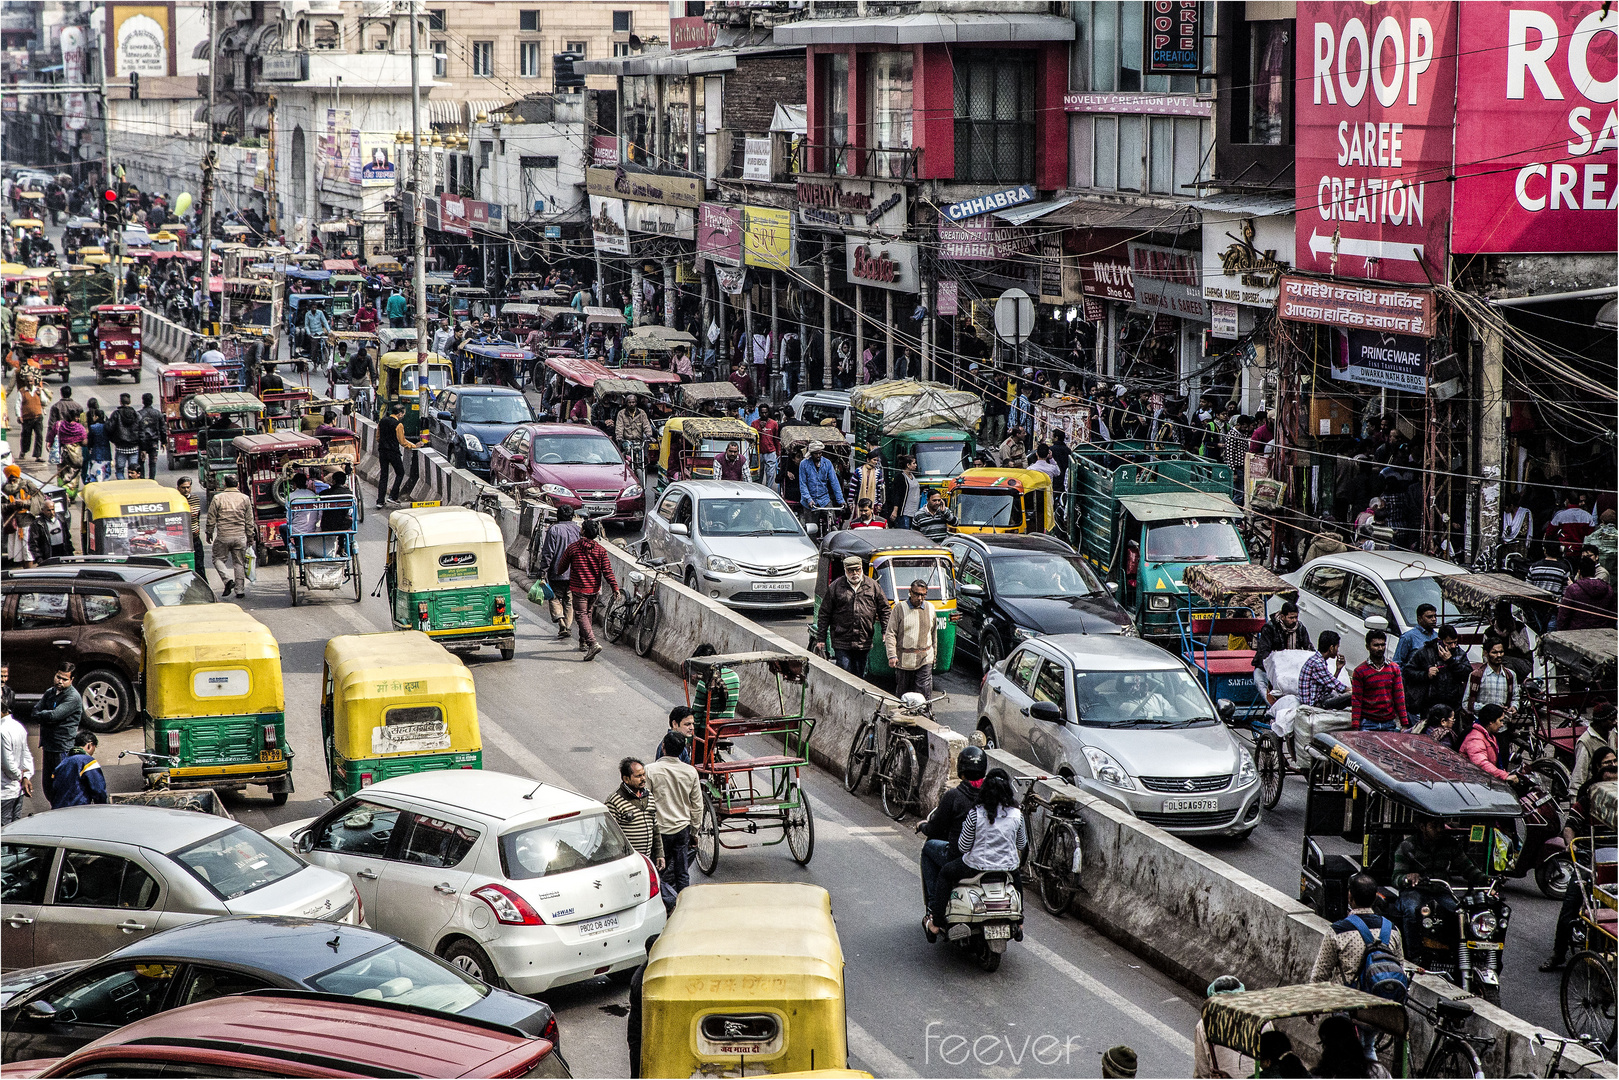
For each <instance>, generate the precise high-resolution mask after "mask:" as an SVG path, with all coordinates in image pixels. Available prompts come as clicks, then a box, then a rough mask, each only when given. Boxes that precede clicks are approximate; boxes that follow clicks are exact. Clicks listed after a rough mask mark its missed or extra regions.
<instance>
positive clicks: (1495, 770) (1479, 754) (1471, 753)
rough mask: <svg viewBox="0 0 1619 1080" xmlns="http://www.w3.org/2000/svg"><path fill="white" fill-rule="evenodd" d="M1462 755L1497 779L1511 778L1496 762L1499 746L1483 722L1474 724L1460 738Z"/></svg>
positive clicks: (1498, 756) (1498, 755) (1498, 759)
mask: <svg viewBox="0 0 1619 1080" xmlns="http://www.w3.org/2000/svg"><path fill="white" fill-rule="evenodd" d="M1461 749H1462V756H1463V757H1465V758H1466V759H1467V760H1468V761H1471V762H1472V763H1473V764H1474V765H1477V766H1478V767H1479V768H1481V769H1483V770H1484V771H1485V772H1486V773H1488V774H1489V775H1491V776H1493V777H1495V778H1496V779H1497V780H1511V779H1512V774H1511V773H1509V772H1507V771H1506V770H1505V769H1503V768H1501V766H1499V765H1497V764H1496V762H1497V761H1500V760H1501V746H1500V744H1499V743H1497V742H1496V741H1495V736H1494V735H1491V734H1490V731H1489V729H1488V728H1486V727H1485V726H1484V725H1483V724H1474V725H1473V730H1471V731H1469V732H1468V733H1467V738H1465V739H1463V740H1462V747H1461Z"/></svg>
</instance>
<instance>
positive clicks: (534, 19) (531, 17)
mask: <svg viewBox="0 0 1619 1080" xmlns="http://www.w3.org/2000/svg"><path fill="white" fill-rule="evenodd" d="M517 29H518V30H520V31H522V32H523V33H525V34H537V33H539V32H540V13H539V12H538V11H534V10H530V11H519V12H518V13H517Z"/></svg>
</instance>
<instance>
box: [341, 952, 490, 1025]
mask: <svg viewBox="0 0 1619 1080" xmlns="http://www.w3.org/2000/svg"><path fill="white" fill-rule="evenodd" d="M309 982H310V984H311V985H312V986H314V987H315V988H316V989H317V990H324V991H326V992H327V993H328V994H342V995H344V996H345V997H353V998H360V999H362V1000H366V1001H387V1002H391V1003H393V1004H395V1005H415V1006H417V1007H418V1008H423V1009H434V1010H436V1011H438V1012H446V1013H458V1012H463V1011H465V1010H466V1009H469V1008H471V1007H472V1006H473V1005H476V1004H477V1003H478V1002H480V1001H482V1000H483V999H484V998H486V997H488V996H489V987H488V986H486V985H484V984H483V983H481V982H479V981H478V980H476V979H474V978H472V977H471V976H468V975H463V974H461V972H459V971H457V970H456V969H455V968H453V967H451V966H450V965H449V964H445V963H441V962H439V961H437V960H434V959H433V958H432V957H430V956H424V955H423V954H422V953H419V952H417V951H416V950H415V949H413V948H411V947H410V946H409V945H406V944H404V943H403V942H394V943H393V944H392V945H384V946H383V947H382V948H380V949H378V950H377V951H376V952H370V953H366V954H365V955H364V956H362V957H360V958H359V959H358V960H355V961H352V962H351V963H347V964H344V965H343V966H342V967H338V968H333V969H332V970H330V971H328V972H325V973H324V974H321V975H317V976H315V977H314V978H313V979H310V980H309Z"/></svg>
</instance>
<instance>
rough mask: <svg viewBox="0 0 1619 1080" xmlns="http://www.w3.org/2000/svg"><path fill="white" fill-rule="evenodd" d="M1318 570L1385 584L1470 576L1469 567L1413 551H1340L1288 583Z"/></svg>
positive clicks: (1297, 573) (1306, 567) (1307, 566)
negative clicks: (1361, 575)
mask: <svg viewBox="0 0 1619 1080" xmlns="http://www.w3.org/2000/svg"><path fill="white" fill-rule="evenodd" d="M1316 566H1341V567H1343V568H1345V569H1349V570H1359V571H1361V572H1362V573H1364V574H1366V575H1367V576H1368V577H1374V578H1380V579H1382V580H1384V581H1398V580H1400V579H1401V578H1414V577H1449V576H1451V575H1452V574H1465V573H1467V572H1468V570H1467V568H1466V567H1464V566H1457V565H1456V564H1455V563H1453V562H1446V561H1445V560H1444V559H1435V558H1433V557H1431V556H1428V555H1418V554H1416V553H1415V552H1410V551H1340V552H1338V553H1337V554H1336V555H1322V556H1319V557H1318V558H1316V559H1313V560H1311V561H1310V562H1308V563H1306V564H1305V565H1304V567H1303V568H1302V569H1300V570H1298V571H1295V572H1294V573H1292V574H1289V575H1288V576H1287V580H1288V581H1290V582H1293V583H1294V584H1297V583H1298V582H1299V581H1302V580H1303V575H1304V574H1305V573H1308V572H1309V570H1310V569H1311V568H1312V567H1316Z"/></svg>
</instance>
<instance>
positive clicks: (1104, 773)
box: [1085, 746, 1136, 791]
mask: <svg viewBox="0 0 1619 1080" xmlns="http://www.w3.org/2000/svg"><path fill="white" fill-rule="evenodd" d="M1085 760H1086V761H1088V762H1090V765H1091V775H1092V776H1093V777H1095V778H1096V779H1098V780H1100V781H1101V782H1102V783H1104V784H1109V785H1111V786H1113V787H1116V788H1123V789H1124V790H1126V791H1134V790H1135V786H1136V782H1135V781H1134V780H1132V779H1130V774H1129V773H1127V772H1125V771H1124V768H1123V767H1122V766H1121V765H1120V764H1119V763H1118V762H1117V761H1114V760H1113V758H1112V757H1110V756H1109V755H1108V753H1107V752H1106V751H1105V750H1098V749H1097V748H1096V747H1094V746H1087V747H1085Z"/></svg>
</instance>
